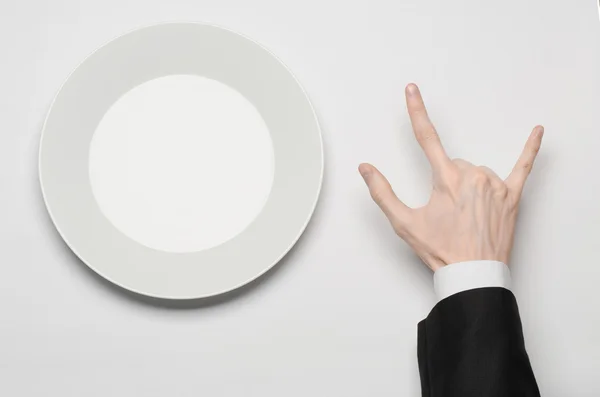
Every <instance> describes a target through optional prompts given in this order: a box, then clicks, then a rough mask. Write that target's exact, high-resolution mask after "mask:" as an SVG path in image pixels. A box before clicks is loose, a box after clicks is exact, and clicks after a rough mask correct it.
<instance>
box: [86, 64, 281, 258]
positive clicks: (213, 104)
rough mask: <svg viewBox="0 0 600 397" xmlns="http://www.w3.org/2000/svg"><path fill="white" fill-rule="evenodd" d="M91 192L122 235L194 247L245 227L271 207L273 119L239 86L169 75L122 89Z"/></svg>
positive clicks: (92, 166) (101, 136)
mask: <svg viewBox="0 0 600 397" xmlns="http://www.w3.org/2000/svg"><path fill="white" fill-rule="evenodd" d="M89 172H90V181H91V185H92V191H93V194H94V196H95V198H96V201H97V203H98V205H99V207H100V210H101V211H102V213H103V214H104V215H105V216H106V217H107V218H108V220H109V221H110V222H111V223H112V224H113V225H114V226H115V227H116V228H117V229H119V230H120V231H121V232H122V233H123V234H125V235H126V236H128V237H129V238H131V239H133V240H135V241H137V242H138V243H140V244H143V245H145V246H147V247H150V248H153V249H156V250H161V251H167V252H196V251H201V250H205V249H208V248H211V247H215V246H217V245H219V244H222V243H224V242H226V241H227V240H230V239H231V238H233V237H235V236H236V235H237V234H239V233H241V232H242V231H243V230H244V229H245V228H246V227H247V226H248V225H249V224H250V223H251V222H252V221H253V220H254V219H255V218H256V217H257V216H258V214H259V213H260V211H261V210H262V208H263V207H264V205H265V203H266V201H267V198H268V196H269V193H270V191H271V185H272V182H273V173H274V152H273V145H272V142H271V137H270V134H269V131H268V128H267V125H266V123H265V122H264V120H263V119H262V117H261V115H260V114H259V112H258V111H257V109H256V108H255V107H254V106H253V105H252V104H251V103H250V102H249V101H248V100H247V99H246V98H245V97H244V96H242V95H241V94H240V93H239V92H237V91H236V90H234V89H233V88H231V87H229V86H227V85H225V84H223V83H220V82H218V81H215V80H211V79H208V78H204V77H200V76H191V75H172V76H166V77H161V78H158V79H155V80H151V81H148V82H146V83H144V84H141V85H139V86H137V87H136V88H134V89H132V90H131V91H129V92H127V93H125V94H124V95H123V96H122V97H121V98H120V99H119V100H118V101H117V102H115V103H114V104H113V105H112V106H111V108H110V109H109V110H108V111H107V113H106V114H105V115H104V117H103V119H102V120H101V122H100V123H99V125H98V127H97V129H96V131H95V133H94V136H93V138H92V142H91V146H90V159H89Z"/></svg>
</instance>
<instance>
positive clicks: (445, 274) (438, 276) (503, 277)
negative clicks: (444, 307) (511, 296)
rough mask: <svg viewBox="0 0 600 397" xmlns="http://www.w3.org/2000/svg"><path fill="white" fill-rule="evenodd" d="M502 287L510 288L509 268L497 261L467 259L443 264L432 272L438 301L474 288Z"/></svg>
mask: <svg viewBox="0 0 600 397" xmlns="http://www.w3.org/2000/svg"><path fill="white" fill-rule="evenodd" d="M485 287H502V288H506V289H508V290H510V270H508V266H506V265H505V264H504V263H502V262H498V261H487V260H486V261H468V262H458V263H453V264H451V265H447V266H444V267H442V268H440V269H438V270H437V271H436V272H435V273H434V274H433V288H434V290H435V295H436V297H437V300H438V302H439V301H441V300H442V299H445V298H447V297H449V296H451V295H454V294H458V293H459V292H463V291H467V290H470V289H475V288H485Z"/></svg>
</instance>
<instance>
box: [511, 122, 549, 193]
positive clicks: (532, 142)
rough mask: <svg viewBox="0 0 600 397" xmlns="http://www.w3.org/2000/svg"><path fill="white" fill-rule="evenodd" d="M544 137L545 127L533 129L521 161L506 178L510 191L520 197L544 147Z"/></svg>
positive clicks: (520, 158)
mask: <svg viewBox="0 0 600 397" xmlns="http://www.w3.org/2000/svg"><path fill="white" fill-rule="evenodd" d="M543 136H544V127H542V126H541V125H538V126H537V127H535V128H534V129H533V131H532V132H531V135H529V139H527V143H526V144H525V148H523V152H522V153H521V156H520V157H519V160H517V163H516V164H515V166H514V167H513V170H512V172H511V173H510V175H509V176H508V178H506V185H507V186H508V188H509V189H511V190H513V191H514V192H516V193H517V195H518V196H520V195H521V192H522V191H523V187H524V186H525V182H526V181H527V177H528V176H529V174H530V173H531V169H532V168H533V163H534V162H535V158H536V157H537V154H538V152H539V151H540V147H541V145H542V137H543Z"/></svg>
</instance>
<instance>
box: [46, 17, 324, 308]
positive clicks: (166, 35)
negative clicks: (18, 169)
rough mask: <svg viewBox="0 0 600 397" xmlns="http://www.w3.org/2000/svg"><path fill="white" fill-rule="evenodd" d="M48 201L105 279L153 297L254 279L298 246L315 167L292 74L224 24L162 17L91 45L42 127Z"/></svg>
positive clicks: (307, 116)
mask: <svg viewBox="0 0 600 397" xmlns="http://www.w3.org/2000/svg"><path fill="white" fill-rule="evenodd" d="M39 167H40V169H39V172H40V182H41V186H42V192H43V196H44V200H45V203H46V207H47V209H48V212H49V213H50V216H51V218H52V221H53V222H54V224H55V226H56V228H57V229H58V231H59V233H60V235H61V236H62V238H63V239H64V240H65V242H66V243H67V245H68V246H69V247H70V248H71V249H72V250H73V251H74V252H75V254H76V255H77V256H78V257H79V258H80V259H81V260H82V261H83V262H84V263H85V264H86V265H87V266H89V267H90V268H91V269H93V270H94V271H95V272H97V273H98V274H100V275H101V276H102V277H104V278H106V279H107V280H109V281H111V282H113V283H114V284H117V285H119V286H121V287H123V288H126V289H128V290H131V291H133V292H136V293H139V294H143V295H147V296H152V297H158V298H165V299H194V298H202V297H209V296H213V295H217V294H221V293H224V292H228V291H231V290H233V289H235V288H238V287H240V286H242V285H244V284H246V283H248V282H250V281H252V280H254V279H256V278H257V277H259V276H261V275H262V274H264V273H265V272H266V271H267V270H269V269H270V268H271V267H273V266H274V265H275V264H276V263H277V262H278V261H279V260H280V259H281V258H282V257H283V256H284V255H285V254H286V253H287V252H288V251H289V250H290V249H291V247H292V246H293V245H294V244H295V243H296V241H297V240H298V238H299V237H300V235H301V234H302V232H303V231H304V229H305V227H306V225H307V223H308V221H309V220H310V217H311V215H312V213H313V211H314V208H315V205H316V203H317V199H318V196H319V192H320V189H321V181H322V175H323V149H322V142H321V133H320V129H319V125H318V121H317V118H316V116H315V113H314V111H313V108H312V106H311V104H310V102H309V100H308V98H307V96H306V94H305V92H304V91H303V89H302V87H301V86H300V84H299V83H298V81H297V80H296V79H295V78H294V77H293V76H292V74H291V73H290V71H289V70H288V69H287V68H286V67H285V66H284V65H283V64H282V63H281V62H280V61H279V60H278V59H277V58H275V56H273V55H272V54H271V53H270V52H269V51H267V50H266V49H264V48H263V47H261V46H260V45H259V44H257V43H256V42H254V41H252V40H250V39H248V38H246V37H244V36H241V35H239V34H237V33H234V32H231V31H229V30H226V29H222V28H218V27H215V26H211V25H205V24H196V23H169V24H161V25H156V26H151V27H147V28H143V29H139V30H136V31H134V32H131V33H128V34H126V35H124V36H121V37H119V38H117V39H115V40H113V41H111V42H110V43H108V44H107V45H105V46H103V47H102V48H100V49H99V50H97V51H96V52H94V53H93V54H92V55H90V56H89V57H88V58H87V59H85V61H84V62H83V63H82V64H81V65H80V66H79V67H78V68H77V69H76V70H75V71H74V72H73V73H72V74H71V75H70V76H69V78H68V79H67V81H66V82H65V83H64V85H63V86H62V88H61V89H60V91H59V93H58V95H57V96H56V98H55V99H54V102H53V103H52V106H51V108H50V111H49V113H48V116H47V118H46V122H45V123H44V127H43V132H42V140H41V146H40V158H39Z"/></svg>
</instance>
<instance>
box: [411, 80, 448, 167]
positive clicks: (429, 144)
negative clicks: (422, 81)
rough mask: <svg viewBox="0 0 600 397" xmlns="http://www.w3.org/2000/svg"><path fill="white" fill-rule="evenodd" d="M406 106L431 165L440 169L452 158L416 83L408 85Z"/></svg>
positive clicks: (414, 129) (416, 134) (416, 135)
mask: <svg viewBox="0 0 600 397" xmlns="http://www.w3.org/2000/svg"><path fill="white" fill-rule="evenodd" d="M406 106H407V108H408V114H409V116H410V122H411V124H412V127H413V131H414V133H415V137H416V138H417V141H418V142H419V145H421V148H422V149H423V151H424V152H425V156H427V159H428V160H429V164H431V167H432V168H434V169H439V168H441V167H443V166H444V165H446V164H448V163H449V162H450V159H449V158H448V155H447V154H446V152H445V151H444V147H443V146H442V142H441V140H440V137H439V135H438V133H437V131H436V130H435V127H434V126H433V123H432V122H431V121H430V120H429V116H428V115H427V109H425V103H424V102H423V97H421V92H420V91H419V87H417V86H416V85H415V84H409V85H408V86H406Z"/></svg>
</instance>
